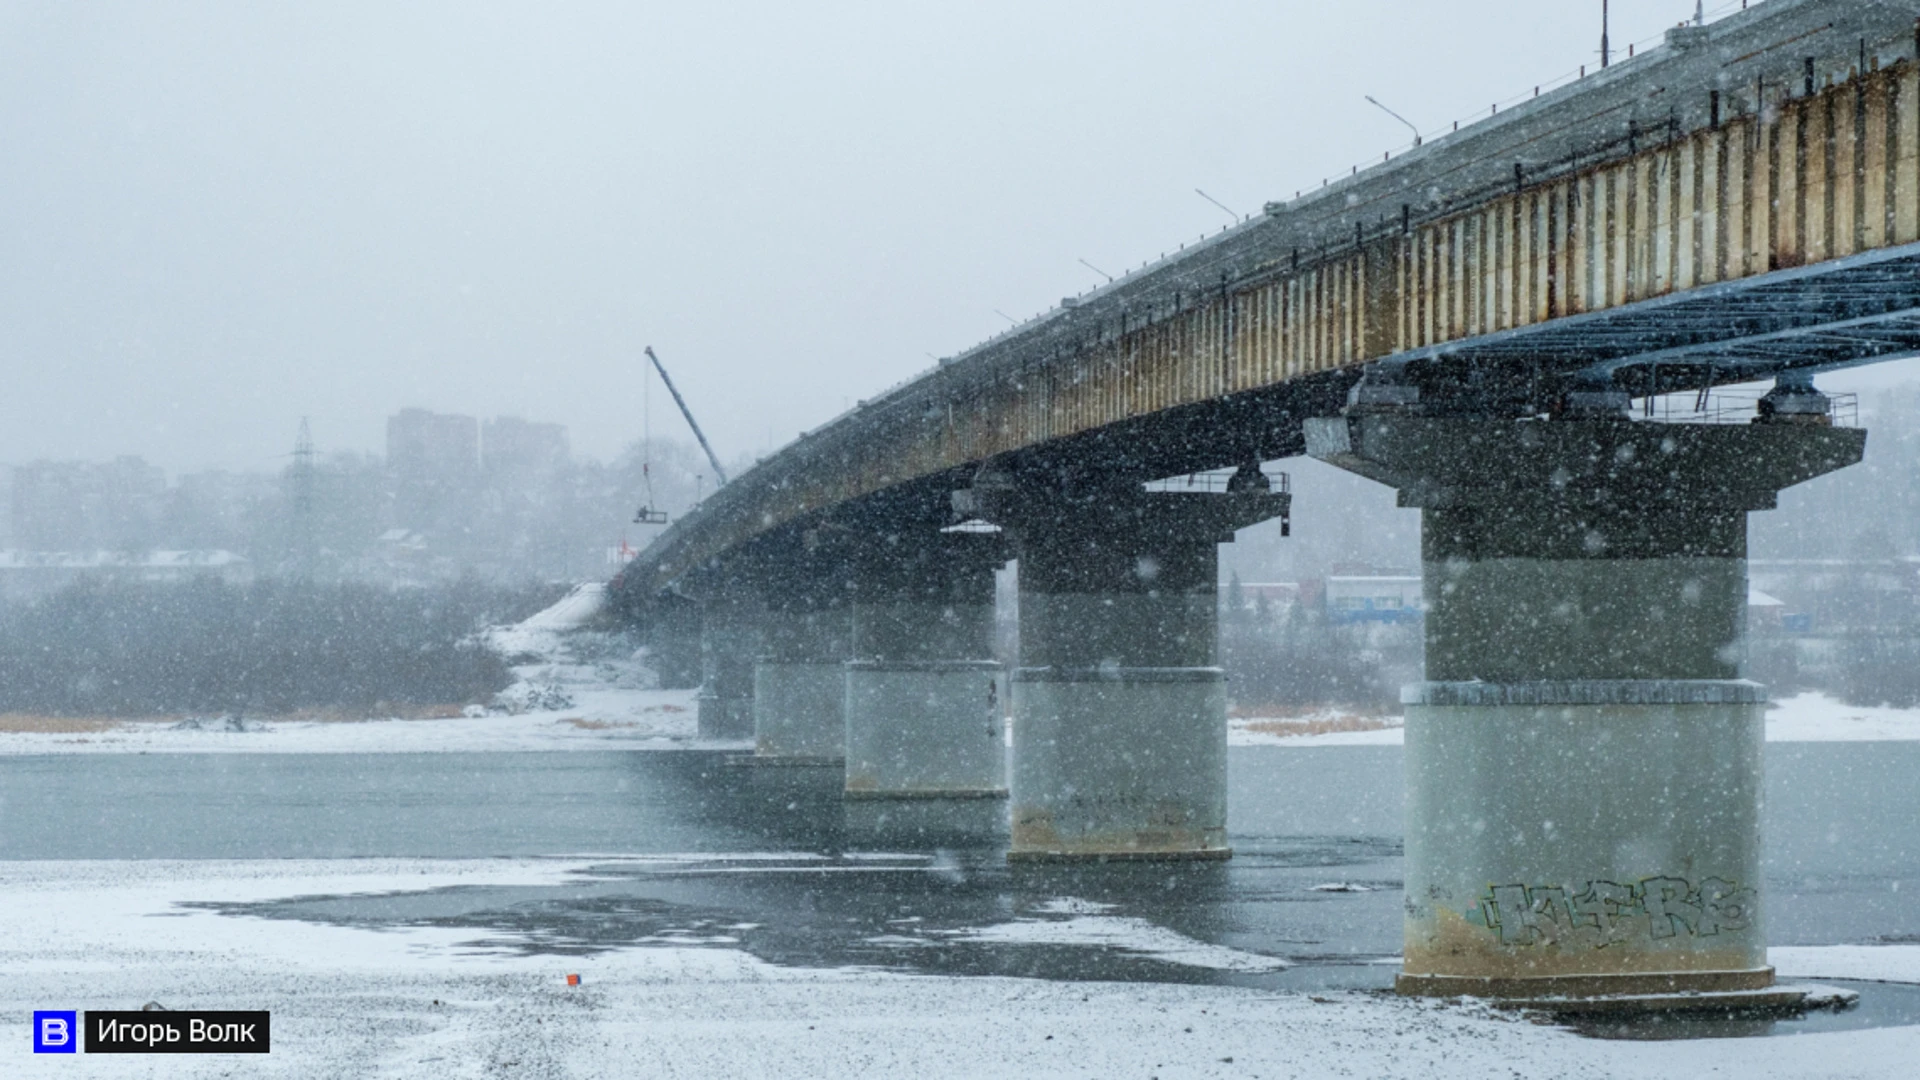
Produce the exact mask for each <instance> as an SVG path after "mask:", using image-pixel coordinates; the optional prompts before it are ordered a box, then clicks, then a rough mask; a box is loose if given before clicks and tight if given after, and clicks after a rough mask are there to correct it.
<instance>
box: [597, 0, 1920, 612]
mask: <svg viewBox="0 0 1920 1080" xmlns="http://www.w3.org/2000/svg"><path fill="white" fill-rule="evenodd" d="M1916 51H1920V29H1917V28H1916V23H1915V22H1914V20H1913V17H1912V13H1911V12H1908V11H1905V10H1904V9H1901V8H1900V7H1899V6H1898V5H1878V4H1873V3H1870V2H1865V0H1848V2H1844V3H1836V2H1831V0H1824V2H1823V0H1772V2H1769V3H1764V4H1760V5H1757V6H1756V7H1755V8H1754V9H1752V10H1750V11H1748V12H1745V13H1743V14H1741V15H1738V16H1734V17H1730V18H1728V19H1726V20H1723V21H1721V22H1719V23H1716V24H1713V25H1712V26H1709V27H1706V28H1704V30H1682V31H1676V32H1675V33H1674V34H1671V35H1670V36H1669V42H1668V44H1667V45H1665V46H1663V47H1661V48H1658V49H1654V50H1650V51H1648V52H1646V53H1643V54H1642V55H1641V56H1640V57H1639V58H1637V59H1634V60H1632V61H1628V62H1626V63H1622V64H1617V65H1615V66H1613V67H1612V68H1609V69H1607V70H1606V71H1605V72H1602V73H1599V74H1597V75H1595V76H1592V77H1589V78H1587V79H1584V80H1582V81H1580V82H1577V83H1573V84H1570V85H1568V86H1566V87H1563V88H1560V89H1558V90H1556V91H1553V92H1552V93H1549V94H1545V95H1543V96H1541V97H1540V98H1538V99H1535V100H1533V101H1530V102H1528V103H1527V104H1526V105H1524V106H1522V107H1520V108H1517V109H1513V110H1510V111H1509V112H1507V113H1502V114H1499V115H1497V116H1493V117H1490V118H1489V119H1488V120H1487V121H1483V122H1482V123H1479V124H1476V125H1473V126H1472V127H1469V128H1468V129H1466V130H1464V131H1461V132H1459V133H1458V134H1456V135H1452V136H1449V137H1447V138H1445V139H1440V140H1435V141H1434V142H1431V143H1429V144H1427V145H1425V146H1422V147H1419V148H1416V149H1414V150H1413V151H1411V152H1409V153H1406V154H1404V155H1402V156H1401V157H1400V158H1398V159H1395V160H1393V161H1390V162H1387V163H1383V164H1382V165H1380V166H1376V167H1374V168H1373V169H1370V170H1366V171H1364V172H1358V173H1357V174H1356V175H1354V176H1352V177H1349V178H1347V179H1345V180H1343V181H1340V182H1338V183H1332V184H1329V185H1327V186H1326V187H1325V188H1324V189H1323V190H1321V191H1318V192H1315V193H1313V194H1311V195H1309V196H1307V197H1304V198H1296V199H1295V200H1293V201H1291V202H1288V203H1275V204H1269V206H1268V208H1267V212H1266V213H1265V214H1263V215H1262V216H1261V217H1259V218H1257V219H1255V220H1252V221H1249V222H1247V223H1244V224H1241V225H1238V226H1235V227H1233V228H1230V229H1228V230H1226V231H1225V232H1223V233H1222V234H1221V235H1220V236H1218V237H1215V238H1213V239H1212V240H1210V241H1208V242H1206V243H1204V244H1200V245H1196V246H1194V247H1192V248H1189V249H1187V250H1185V251H1183V252H1181V253H1180V254H1178V255H1177V256H1175V257H1172V258H1169V259H1166V260H1163V261H1162V262H1160V263H1157V264H1154V265H1153V266H1150V267H1148V268H1146V269H1144V270H1142V271H1140V272H1137V273H1134V274H1130V275H1128V276H1127V277H1125V278H1122V279H1121V280H1119V281H1118V282H1116V283H1114V284H1113V285H1110V286H1107V287H1104V288H1102V289H1099V290H1096V291H1095V292H1093V293H1090V294H1088V295H1087V296H1085V297H1083V298H1081V299H1079V300H1078V301H1070V302H1064V303H1063V304H1062V306H1061V307H1060V308H1058V309H1055V310H1054V311H1052V312H1050V313H1048V314H1047V315H1045V316H1043V317H1041V318H1039V319H1036V320H1034V321H1032V322H1030V323H1029V324H1027V325H1025V326H1022V327H1019V328H1016V329H1015V330H1013V331H1010V332H1008V333H1006V334H1003V335H1001V336H1000V337H998V338H996V339H994V340H992V341H989V342H987V343H985V344H983V345H981V346H979V347H977V348H975V349H973V350H970V351H969V352H967V353H964V354H962V355H960V356H958V357H955V358H953V359H952V360H949V361H944V362H942V363H941V365H940V366H939V367H938V368H937V369H935V370H933V371H931V372H929V373H927V374H926V375H923V376H921V377H920V378H918V379H915V380H913V381H912V382H909V383H906V384H903V385H902V386H900V387H897V388H895V389H894V390H892V391H890V392H888V393H887V394H886V395H884V396H883V397H881V398H878V399H876V400H874V401H872V402H869V403H864V404H863V405H862V406H861V407H860V408H858V409H855V410H852V411H850V412H849V413H847V414H845V415H843V416H841V417H840V418H838V419H836V420H835V421H834V422H833V423H831V424H829V425H828V426H826V427H824V428H822V429H820V430H819V431H817V432H814V433H812V434H811V435H808V436H805V437H803V438H801V439H800V440H799V441H797V442H795V443H793V444H791V445H789V446H788V447H786V448H784V449H783V450H781V451H780V452H779V453H778V454H776V455H774V456H773V457H771V458H768V459H767V460H765V461H763V462H761V463H760V464H759V465H758V466H756V467H755V468H754V469H752V470H750V471H749V472H748V473H747V474H746V475H743V476H742V477H740V478H738V479H737V480H736V481H735V482H734V483H732V484H729V485H727V486H726V487H725V488H723V489H721V490H720V491H719V492H717V493H716V494H715V495H714V496H713V497H712V498H710V499H708V500H707V501H706V503H704V504H703V505H702V506H701V507H699V508H698V509H697V510H696V511H695V512H694V513H692V514H689V515H688V516H687V517H685V518H683V519H682V520H681V521H679V522H677V523H676V524H675V525H674V526H673V527H672V528H671V529H669V530H668V531H667V533H665V534H664V535H663V536H662V537H660V538H659V540H657V541H656V542H655V543H654V544H653V545H652V546H650V547H649V548H648V549H647V550H646V551H645V552H643V553H642V554H641V556H640V557H639V558H638V559H637V560H636V561H635V564H634V566H632V567H630V568H629V570H628V571H627V572H626V573H625V574H623V587H624V588H627V589H637V590H644V591H647V592H651V591H652V590H654V589H657V588H660V587H664V586H667V585H668V584H670V583H672V582H674V581H676V580H677V579H679V578H681V577H682V576H683V575H685V574H686V573H687V572H688V571H689V570H692V569H694V568H696V567H698V566H699V565H701V564H703V563H704V562H706V561H707V560H709V559H711V558H712V557H714V556H716V555H718V554H720V553H722V552H724V551H726V550H727V549H729V548H732V547H734V546H736V545H738V544H741V543H743V542H746V541H748V540H750V539H752V538H753V537H754V536H756V535H758V534H761V533H764V532H766V531H768V530H772V529H776V528H779V527H781V526H784V525H789V524H792V523H795V522H797V521H802V520H805V519H807V518H808V517H810V516H812V515H815V514H817V513H818V512H820V511H821V510H823V509H824V508H827V507H831V506H834V505H836V504H842V503H846V502H849V501H852V500H859V499H862V498H865V497H869V496H874V495H876V494H877V493H882V492H887V491H899V490H902V489H903V488H913V487H925V488H928V489H929V490H930V491H933V493H934V494H937V491H935V490H934V489H939V488H941V487H943V486H950V485H951V484H952V483H953V482H954V480H955V479H956V478H957V477H960V476H962V475H964V470H966V469H967V468H969V467H971V466H973V465H974V464H976V463H978V462H980V461H984V460H987V459H989V458H993V457H996V456H1000V455H1008V454H1021V453H1035V452H1045V451H1046V448H1048V447H1049V446H1061V445H1075V446H1084V445H1087V444H1088V441H1089V440H1102V439H1103V438H1105V441H1106V442H1107V443H1108V444H1109V449H1110V450H1111V448H1112V446H1113V445H1116V444H1121V443H1124V445H1125V453H1124V455H1122V456H1120V457H1116V458H1114V460H1116V461H1123V462H1124V463H1125V465H1127V466H1129V467H1132V468H1135V469H1137V470H1139V471H1140V472H1141V473H1142V478H1143V479H1146V478H1148V477H1149V476H1150V475H1151V474H1153V473H1154V472H1156V471H1165V472H1172V471H1180V470H1185V469H1197V468H1211V467H1218V466H1223V465H1228V464H1234V463H1236V462H1238V461H1239V460H1243V459H1244V458H1245V457H1246V456H1247V455H1248V454H1250V453H1251V454H1258V455H1260V456H1268V457H1274V456H1284V455H1286V454H1291V453H1297V452H1298V451H1299V443H1298V437H1299V436H1298V423H1299V420H1300V419H1302V418H1303V414H1302V409H1303V408H1304V407H1305V406H1303V404H1302V402H1303V401H1310V402H1312V403H1314V404H1317V405H1320V406H1324V404H1325V402H1326V401H1327V400H1328V389H1329V387H1332V388H1334V389H1335V390H1337V389H1338V388H1340V387H1343V386H1344V385H1345V384H1346V383H1347V382H1350V381H1351V379H1352V378H1353V377H1355V374H1356V372H1357V368H1358V366H1359V365H1362V364H1364V363H1366V362H1368V361H1372V360H1377V359H1381V358H1384V357H1389V356H1397V357H1405V358H1407V359H1409V360H1412V361H1415V362H1423V363H1435V364H1464V365H1473V364H1478V365H1514V364H1527V365H1533V366H1534V368H1535V369H1536V370H1539V371H1543V372H1545V373H1546V374H1548V375H1562V376H1563V375H1565V374H1567V373H1569V372H1573V371H1590V372H1605V373H1611V374H1613V375H1614V376H1615V378H1616V379H1617V381H1619V382H1620V383H1621V384H1622V385H1625V386H1627V387H1629V388H1633V389H1637V390H1641V391H1644V390H1645V389H1648V388H1651V387H1654V386H1656V385H1657V386H1658V387H1660V388H1677V387H1679V386H1682V385H1697V384H1699V383H1702V382H1706V383H1713V382H1725V381H1737V380H1742V379H1750V378H1754V377H1757V376H1760V375H1763V374H1765V373H1767V372H1770V371H1776V370H1779V369H1781V368H1784V367H1793V366H1813V367H1831V366H1839V365H1844V364H1849V363H1858V362H1865V361H1870V360H1876V359H1885V358H1888V357H1890V356H1894V355H1900V354H1905V353H1909V352H1912V351H1914V350H1915V349H1920V62H1916V60H1915V54H1916ZM1656 379H1657V380H1658V382H1657V383H1656V382H1655V381H1654V380H1656ZM1309 411H1310V410H1309ZM1108 436H1110V438H1106V437H1108ZM1110 456H1111V455H1110ZM923 501H924V503H925V505H928V506H936V505H937V504H938V499H937V498H927V499H924V500H923Z"/></svg>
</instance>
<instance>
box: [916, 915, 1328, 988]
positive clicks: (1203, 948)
mask: <svg viewBox="0 0 1920 1080" xmlns="http://www.w3.org/2000/svg"><path fill="white" fill-rule="evenodd" d="M1112 909H1113V905H1112V904H1102V903H1097V902H1095V901H1091V900H1081V899H1079V898H1077V897H1061V898H1058V899H1055V900H1050V901H1048V902H1047V903H1045V904H1041V905H1040V906H1039V907H1038V908H1036V909H1035V910H1036V913H1037V914H1038V915H1039V916H1042V917H1038V918H1026V919H1015V920H1013V921H1012V922H1004V923H996V924H994V925H992V926H977V927H972V928H969V929H964V930H953V931H946V932H945V933H944V935H943V936H944V938H945V939H946V940H947V941H979V942H992V943H998V944H1011V945H1071V946H1081V947H1087V946H1093V947H1098V948H1105V949H1118V950H1120V951H1122V952H1128V953H1132V954H1134V955H1137V956H1147V957H1151V958H1153V959H1155V960H1159V961H1162V962H1164V963H1169V964H1182V965H1185V966H1187V967H1198V968H1209V969H1212V970H1214V971H1278V970H1280V969H1281V968H1285V967H1291V966H1292V965H1291V964H1289V963H1288V962H1287V961H1286V960H1283V959H1281V958H1280V957H1277V956H1265V955H1262V954H1260V953H1250V952H1245V951H1242V950H1240V949H1230V948H1227V947H1226V946H1224V945H1213V944H1209V943H1208V942H1204V941H1196V940H1194V939H1193V938H1190V937H1188V936H1186V935H1185V934H1182V933H1178V932H1176V931H1173V930H1169V929H1167V928H1166V927H1164V926H1158V925H1155V924H1154V923H1151V922H1148V921H1147V920H1145V919H1141V918H1137V917H1134V916H1131V915H1114V914H1111V911H1112ZM1047 916H1065V918H1052V917H1047Z"/></svg>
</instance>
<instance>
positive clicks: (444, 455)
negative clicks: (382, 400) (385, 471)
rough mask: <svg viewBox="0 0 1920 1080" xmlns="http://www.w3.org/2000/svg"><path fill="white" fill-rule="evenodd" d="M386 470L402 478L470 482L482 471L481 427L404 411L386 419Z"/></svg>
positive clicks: (445, 415)
mask: <svg viewBox="0 0 1920 1080" xmlns="http://www.w3.org/2000/svg"><path fill="white" fill-rule="evenodd" d="M387 468H389V469H391V470H393V472H394V474H395V475H397V476H400V477H403V478H404V477H421V478H424V477H434V478H460V479H466V478H469V477H471V476H473V475H474V474H475V473H477V472H479V470H480V425H479V424H478V423H477V422H476V421H475V420H474V418H473V417H471V416H459V415H456V414H453V413H437V412H430V411H428V410H426V409H401V410H400V411H399V412H397V413H395V414H393V415H392V416H389V417H387Z"/></svg>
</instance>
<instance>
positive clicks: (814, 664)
mask: <svg viewBox="0 0 1920 1080" xmlns="http://www.w3.org/2000/svg"><path fill="white" fill-rule="evenodd" d="M846 601H847V597H846V588H845V586H844V583H843V582H842V581H841V580H840V579H839V578H837V577H836V578H832V579H830V580H826V581H810V582H806V583H805V584H804V585H802V586H801V588H800V589H799V590H797V591H791V592H789V593H788V594H787V595H785V596H782V597H780V598H779V599H776V600H774V601H773V602H771V603H769V604H768V607H767V615H766V629H765V633H764V635H763V637H762V641H763V643H764V645H763V650H762V652H761V655H760V657H759V658H758V659H757V660H756V661H755V662H754V665H753V740H754V747H753V753H754V758H755V759H756V760H757V761H761V762H765V763H785V764H817V765H838V764H839V763H840V759H841V755H842V754H843V752H844V744H845V737H846V698H847V682H846V662H847V636H848V610H847V602H846Z"/></svg>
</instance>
